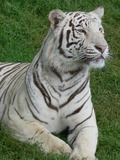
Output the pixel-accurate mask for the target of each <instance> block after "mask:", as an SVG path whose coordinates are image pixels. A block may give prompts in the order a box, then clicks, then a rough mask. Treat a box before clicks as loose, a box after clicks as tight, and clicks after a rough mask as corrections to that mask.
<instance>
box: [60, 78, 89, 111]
mask: <svg viewBox="0 0 120 160" xmlns="http://www.w3.org/2000/svg"><path fill="white" fill-rule="evenodd" d="M88 81H89V77H88V78H87V79H86V80H85V81H84V82H83V84H82V85H81V87H80V88H78V89H77V90H76V91H75V92H74V93H73V94H72V95H71V96H70V97H69V98H68V100H67V101H66V102H65V103H63V104H61V105H60V108H62V107H64V106H65V105H66V104H68V103H69V102H70V101H71V100H72V99H73V98H74V97H75V96H76V95H77V94H79V93H80V92H82V91H83V90H84V88H85V87H86V85H87V84H88Z"/></svg>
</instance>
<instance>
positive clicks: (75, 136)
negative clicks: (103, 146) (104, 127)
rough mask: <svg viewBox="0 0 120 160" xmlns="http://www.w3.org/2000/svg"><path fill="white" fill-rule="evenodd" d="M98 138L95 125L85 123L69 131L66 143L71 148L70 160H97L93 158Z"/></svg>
mask: <svg viewBox="0 0 120 160" xmlns="http://www.w3.org/2000/svg"><path fill="white" fill-rule="evenodd" d="M97 138H98V129H97V125H92V124H91V120H90V123H88V122H87V123H86V124H85V125H82V126H77V127H76V128H74V130H71V132H70V133H69V136H68V141H69V143H70V145H71V146H72V148H73V151H72V153H71V155H70V160H72V159H75V160H97V158H96V157H95V152H96V146H97Z"/></svg>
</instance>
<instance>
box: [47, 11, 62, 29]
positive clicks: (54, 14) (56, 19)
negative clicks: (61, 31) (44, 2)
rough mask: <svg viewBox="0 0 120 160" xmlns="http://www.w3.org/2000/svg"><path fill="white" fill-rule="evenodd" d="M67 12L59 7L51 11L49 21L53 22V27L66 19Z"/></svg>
mask: <svg viewBox="0 0 120 160" xmlns="http://www.w3.org/2000/svg"><path fill="white" fill-rule="evenodd" d="M64 17H65V14H64V12H62V11H61V10H59V9H54V10H52V11H51V12H50V13H49V16H48V18H49V21H50V23H51V28H52V29H55V28H56V27H57V25H58V24H59V23H60V22H61V21H62V20H63V19H64Z"/></svg>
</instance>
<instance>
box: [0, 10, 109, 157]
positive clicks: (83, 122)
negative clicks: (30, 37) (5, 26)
mask: <svg viewBox="0 0 120 160" xmlns="http://www.w3.org/2000/svg"><path fill="white" fill-rule="evenodd" d="M81 15H82V16H83V15H84V16H86V17H87V18H86V19H87V20H90V22H91V23H89V25H88V27H85V23H84V22H83V23H82V24H81V25H82V27H83V29H85V31H86V33H87V36H86V35H85V33H81V31H79V28H76V30H77V31H75V30H74V34H75V35H76V37H77V38H75V37H74V35H73V31H72V30H73V29H72V28H71V27H72V25H74V26H75V25H77V24H78V25H79V23H78V20H77V18H78V17H77V16H81ZM102 15H103V9H100V8H98V9H97V10H95V11H93V12H90V13H89V14H85V13H83V12H74V13H72V15H71V14H67V13H66V14H64V13H63V12H62V11H60V10H54V11H52V12H50V14H49V20H50V22H51V29H50V31H49V33H48V35H47V37H46V38H45V41H44V42H43V45H42V47H41V50H40V52H39V53H38V54H37V55H36V56H35V58H34V60H33V61H32V63H31V64H30V66H29V64H19V65H20V66H19V68H18V69H17V64H10V66H9V67H10V68H9V67H7V65H6V64H5V66H6V67H4V68H3V69H2V72H1V73H2V75H3V77H2V79H1V82H2V83H1V86H2V92H1V104H0V117H1V120H2V126H3V127H4V128H7V129H9V130H10V131H11V133H12V135H13V136H14V137H15V138H17V139H19V140H21V141H27V142H29V143H32V144H33V143H37V144H38V146H40V147H42V148H43V150H44V151H45V152H55V153H68V154H69V155H70V159H72V158H75V159H77V160H83V159H86V160H95V159H96V158H95V152H96V146H97V137H98V129H97V124H96V118H95V113H94V109H93V105H92V102H91V92H90V85H89V69H90V67H91V66H92V67H94V68H101V67H103V66H104V63H105V59H106V58H107V57H108V47H106V50H105V51H104V53H100V51H98V50H97V49H96V48H95V46H96V45H104V46H107V42H106V40H105V39H104V36H103V34H102V33H100V32H99V27H101V20H100V18H101V17H102ZM84 16H83V17H82V18H83V19H84ZM83 19H82V20H83ZM87 20H86V23H87ZM70 21H71V22H72V23H71V24H70ZM68 32H69V33H68ZM61 34H62V36H61ZM60 37H62V40H60ZM67 37H69V39H67ZM83 40H84V43H83V45H81V46H82V47H80V42H82V41H83ZM72 42H77V43H76V44H72V45H71V43H72ZM67 45H68V46H69V47H67ZM70 56H73V57H72V58H70ZM92 56H93V59H90V58H91V57H92ZM67 57H68V58H67ZM99 57H103V58H100V59H97V58H99ZM82 58H83V59H82ZM2 67H3V64H1V68H2ZM10 70H12V71H14V72H13V73H11V74H10V76H7V74H8V73H9V72H10ZM7 71H8V73H7ZM5 77H6V79H5ZM4 79H5V80H4ZM1 108H2V109H1ZM3 110H4V112H3ZM1 111H2V113H1ZM66 127H69V135H68V143H69V145H71V147H72V148H71V147H70V146H69V145H68V144H67V143H65V142H64V141H62V140H61V139H59V138H57V137H55V136H54V135H52V132H54V133H59V132H61V131H63V130H64V129H66Z"/></svg>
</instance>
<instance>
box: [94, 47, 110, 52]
mask: <svg viewBox="0 0 120 160" xmlns="http://www.w3.org/2000/svg"><path fill="white" fill-rule="evenodd" d="M95 48H96V49H97V50H98V51H100V52H101V53H104V51H105V50H106V48H107V46H103V45H96V46H95Z"/></svg>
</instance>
